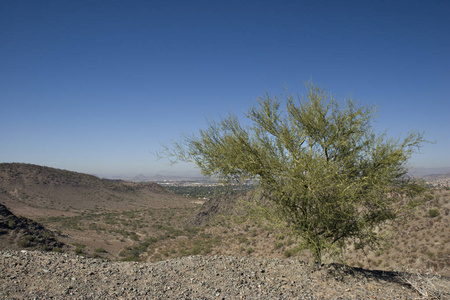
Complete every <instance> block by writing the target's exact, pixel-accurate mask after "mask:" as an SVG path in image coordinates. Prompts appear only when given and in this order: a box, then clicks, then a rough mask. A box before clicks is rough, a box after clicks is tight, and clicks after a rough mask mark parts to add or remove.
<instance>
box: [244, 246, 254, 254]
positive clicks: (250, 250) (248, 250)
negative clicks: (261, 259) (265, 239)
mask: <svg viewBox="0 0 450 300" xmlns="http://www.w3.org/2000/svg"><path fill="white" fill-rule="evenodd" d="M246 252H247V254H252V253H253V252H255V249H253V248H252V247H250V248H248V249H247V251H246Z"/></svg>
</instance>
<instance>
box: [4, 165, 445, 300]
mask: <svg viewBox="0 0 450 300" xmlns="http://www.w3.org/2000/svg"><path fill="white" fill-rule="evenodd" d="M251 195H252V194H251V193H248V194H246V195H245V196H244V197H251ZM240 198H242V196H240V197H237V196H226V197H219V198H213V199H210V200H209V201H208V202H206V203H205V204H204V205H203V206H200V205H199V204H198V203H200V204H201V203H202V202H203V201H204V200H199V199H193V198H187V197H182V196H180V195H177V194H174V193H171V192H169V191H167V190H166V189H164V188H162V187H161V186H159V185H157V184H154V183H128V182H122V181H109V180H103V179H99V178H97V177H94V176H91V175H86V174H80V173H74V172H69V171H64V170H57V169H52V168H47V167H40V166H34V165H25V164H0V204H5V205H6V209H9V211H10V212H12V213H13V214H14V217H12V216H9V217H8V216H6V217H5V220H4V221H5V222H4V224H6V225H5V226H6V227H8V226H9V225H8V224H10V225H12V223H9V221H10V220H9V219H7V218H10V219H11V218H15V217H17V218H21V217H27V218H29V219H31V220H29V221H27V222H39V224H42V226H44V230H48V233H45V235H46V236H50V235H52V236H54V237H55V238H56V239H57V240H58V242H63V243H65V245H66V247H63V249H62V251H63V253H51V252H45V253H42V252H30V251H27V252H20V251H19V252H11V251H5V250H6V249H20V248H22V249H27V250H30V249H39V246H36V245H33V246H32V245H31V244H29V245H25V244H23V245H22V246H26V247H18V246H17V245H15V246H14V247H6V246H3V247H2V249H5V250H4V251H3V252H1V254H0V255H1V260H2V264H3V265H2V270H3V268H5V270H7V272H5V273H4V275H2V277H0V285H2V286H0V290H3V291H4V294H0V298H1V297H3V296H5V297H6V296H7V297H6V298H12V299H14V297H17V298H19V299H21V298H30V299H32V298H33V297H37V298H50V296H52V297H56V298H61V297H64V298H73V299H105V298H111V297H112V298H114V297H115V298H136V299H139V298H145V297H147V298H148V299H154V298H182V299H189V298H192V299H199V298H200V299H202V298H203V299H213V298H223V297H225V298H226V299H230V298H231V299H239V298H240V297H241V296H242V298H244V299H252V298H264V299H273V298H285V299H290V298H298V299H317V298H323V297H325V295H328V296H329V298H332V299H336V298H339V297H341V298H343V299H351V298H353V299H355V298H358V299H361V298H370V297H375V298H378V299H386V295H389V297H390V298H391V299H395V298H397V299H402V298H403V299H411V298H412V297H418V296H419V295H420V293H418V290H417V288H416V287H413V286H412V285H411V282H412V283H414V284H416V285H417V286H421V287H426V288H427V290H428V291H429V293H430V295H431V294H432V293H434V295H439V293H441V295H446V294H445V293H446V292H445V291H446V288H448V286H449V285H450V284H449V281H448V276H450V270H449V267H450V241H449V237H450V232H449V230H450V229H449V228H450V226H449V225H450V224H449V221H450V216H449V213H450V191H449V190H448V189H447V188H442V187H441V188H434V189H431V190H430V192H429V193H428V194H427V195H425V196H424V197H421V198H419V199H415V200H414V201H413V202H410V203H404V205H406V206H408V207H409V208H410V210H409V211H408V213H407V214H404V215H403V216H402V218H400V219H399V222H397V223H395V224H392V225H390V226H387V227H385V228H384V229H383V230H384V232H385V233H386V235H387V236H388V237H389V239H388V240H389V241H390V242H389V244H387V245H386V246H387V247H386V248H385V249H384V250H382V249H380V250H375V251H373V250H371V249H360V250H355V249H353V248H352V247H351V245H349V248H348V249H347V251H346V252H345V253H344V255H343V256H340V257H333V258H329V257H328V258H325V263H326V264H325V265H324V267H323V268H321V269H319V270H315V269H311V267H309V264H308V262H309V261H310V256H309V254H308V252H307V251H304V250H302V249H301V248H300V247H298V246H297V241H296V240H295V239H294V238H292V237H290V236H289V235H287V234H286V233H285V232H283V230H281V229H277V228H273V227H271V226H269V224H267V222H265V221H263V220H261V219H254V218H251V217H249V216H247V215H246V214H245V212H244V211H242V209H241V208H240V207H239V205H238V202H239V201H237V200H238V199H240ZM36 226H37V225H36ZM39 226H41V225H39ZM11 229H12V228H8V230H9V231H8V234H4V235H3V236H4V237H2V235H0V239H2V238H4V241H5V242H6V243H10V244H11V243H16V244H17V242H19V241H21V238H22V237H24V236H26V235H30V234H24V233H23V232H22V233H19V234H18V233H15V232H13V231H11ZM5 230H6V229H5ZM42 232H47V231H42ZM14 234H17V235H16V236H15V235H14ZM53 234H54V235H53ZM6 237H7V239H6ZM28 239H29V240H30V238H28ZM32 240H33V241H35V240H36V241H39V238H37V239H34V238H33V239H32ZM0 245H1V244H0ZM3 245H5V243H3ZM10 246H11V245H10ZM35 246H36V247H35ZM41 248H43V249H44V250H51V249H50V248H51V247H42V246H41ZM55 248H57V250H58V251H59V249H58V248H59V247H55ZM75 254H77V255H81V256H83V257H92V258H99V259H108V260H112V261H117V260H126V261H130V260H131V261H139V263H126V262H107V261H104V260H90V259H87V258H82V257H80V256H74V255H75ZM49 261H55V262H58V263H57V264H55V265H53V264H52V262H51V263H50V264H49V263H48V262H49ZM333 261H334V262H336V261H337V262H340V263H345V264H347V265H349V266H353V267H356V269H355V268H354V269H350V268H347V269H345V271H344V270H342V269H341V268H338V269H339V271H336V270H334V269H336V265H330V263H331V262H333ZM228 262H229V263H228ZM275 262H276V263H275ZM304 262H306V263H304ZM148 263H150V264H148ZM153 263H157V264H156V265H154V264H153ZM42 264H49V267H48V268H47V267H45V266H43V265H42ZM260 264H262V265H264V267H262V268H261V270H264V272H261V270H259V269H258V265H260ZM50 265H51V267H50ZM196 265H198V266H199V267H198V268H197V267H196ZM278 265H279V266H283V267H286V266H289V267H287V270H284V271H283V270H282V269H283V267H281V268H280V267H278ZM11 266H13V267H12V268H10V267H11ZM23 266H26V267H23ZM161 266H163V267H161ZM233 266H236V268H235V269H233ZM269 266H270V268H272V269H270V268H269ZM53 267H55V268H53ZM100 267H101V268H100ZM9 268H10V269H9ZM67 268H69V271H67V272H69V273H70V272H73V274H76V275H74V276H73V278H75V280H73V281H74V282H72V277H70V276H69V275H67V274H68V273H67V274H66V275H64V274H60V273H61V272H62V271H61V270H62V269H67ZM71 268H73V269H71ZM157 268H159V269H158V270H159V271H156V269H157ZM140 269H145V270H147V271H148V270H152V271H151V272H150V271H149V273H148V274H147V273H145V274H146V276H144V275H142V276H141V275H139V274H141V273H139V272H141V271H139V270H140ZM269 269H270V270H271V271H270V272H271V274H272V275H271V276H268V273H265V272H268V271H267V270H269ZM45 270H47V271H45ZM130 270H133V271H130ZM217 270H218V271H217ZM231 270H234V271H235V272H236V273H233V272H234V271H233V272H232V271H231ZM258 270H259V271H258ZM289 270H290V271H289ZM294 270H296V271H295V272H294ZM330 270H331V271H330ZM333 270H334V271H333ZM394 271H395V272H394ZM396 271H405V272H406V273H404V274H403V275H402V276H399V275H401V272H400V273H398V272H396ZM105 272H110V273H108V274H116V273H120V274H121V275H114V276H118V277H117V278H116V277H114V278H115V279H114V280H115V281H111V282H110V281H108V279H107V278H113V277H111V276H112V275H105V274H107V273H105ZM134 272H137V273H136V274H135V273H134ZM158 272H159V273H158ZM230 272H232V273H230ZM252 272H253V273H252ZM258 272H260V273H258ZM296 272H297V273H298V274H295V273H296ZM330 272H331V273H330ZM336 272H338V273H336ZM91 273H92V274H91ZM150 273H152V274H153V273H155V274H160V275H155V276H156V277H154V278H153V277H151V276H150V275H149V274H150ZM164 273H167V274H171V275H170V276H169V277H167V276H166V277H164V276H163V274H164ZM263 273H265V274H263ZM27 274H29V275H27ZM94 274H103V275H101V276H100V275H95V276H94ZM239 274H241V275H239ZM247 274H250V275H247ZM255 274H256V275H255ZM258 274H259V275H258ZM330 274H334V275H330ZM383 274H384V275H383ZM413 274H420V275H419V277H414V276H413ZM426 274H428V275H426ZM63 275H64V276H63ZM263 275H264V276H263ZM344 275H345V276H344ZM61 276H62V277H61ZM99 276H100V277H99ZM102 276H106V277H102ZM130 276H131V277H130ZM149 276H150V279H149V278H145V277H149ZM161 276H162V277H161ZM214 276H215V277H214ZM327 276H328V277H327ZM342 276H343V277H342ZM300 277H301V278H303V277H304V279H300ZM335 277H336V278H337V279H336V278H335ZM438 277H440V278H438ZM64 278H65V279H64ZM191 278H193V279H192V281H191ZM200 278H202V279H201V280H200ZM293 278H295V279H293ZM333 278H334V279H333ZM342 278H344V279H342ZM402 278H406V279H408V280H409V281H411V282H410V283H407V282H406V281H405V280H403V279H402ZM430 278H434V279H433V282H434V284H435V285H436V287H433V285H432V284H431V283H430V282H429V279H430ZM225 279H229V281H227V280H225ZM197 280H198V281H197ZM301 280H306V281H301ZM308 280H309V281H308ZM437 280H439V281H437ZM51 282H57V284H56V285H52V284H51ZM151 282H153V285H152V284H151ZM202 282H203V283H202ZM299 282H302V284H300V285H299ZM96 283H101V285H100V287H99V286H96V285H95V284H96ZM238 283H239V284H238ZM46 285H49V286H50V285H51V286H54V289H55V290H53V291H52V289H50V288H45V290H43V289H44V288H43V287H45V286H46ZM258 285H259V286H258ZM328 285H330V286H332V287H336V289H334V290H330V289H326V287H327V286H328ZM56 286H57V287H58V288H56ZM338 286H339V287H338ZM2 287H5V289H2ZM217 287H218V288H217ZM256 287H258V289H256ZM383 287H386V288H387V287H389V289H383ZM122 288H123V289H122ZM131 288H132V289H131ZM214 288H216V289H215V290H214ZM434 288H436V289H437V290H435V289H434ZM104 289H105V290H104ZM106 290H107V291H106ZM216 290H220V292H218V291H216ZM392 290H398V291H397V292H398V294H395V293H394V292H392ZM223 291H227V292H226V293H225V292H223ZM241 291H242V293H241ZM299 291H302V292H301V293H300V292H299ZM333 291H334V293H333ZM350 291H351V292H350ZM367 291H368V294H364V293H366V292H367ZM433 291H434V292H433ZM46 293H47V294H46ZM71 293H72V294H71ZM28 295H34V296H33V297H32V296H29V297H28ZM61 295H64V296H61ZM89 295H90V296H89ZM277 295H278V296H277ZM144 296H145V297H144ZM222 296H223V297H222ZM83 297H84V298H83Z"/></svg>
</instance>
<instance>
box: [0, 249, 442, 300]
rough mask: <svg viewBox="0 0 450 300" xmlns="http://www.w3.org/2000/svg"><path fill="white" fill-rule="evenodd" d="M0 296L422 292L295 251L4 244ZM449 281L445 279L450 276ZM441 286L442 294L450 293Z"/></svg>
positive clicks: (387, 276)
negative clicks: (127, 256)
mask: <svg viewBox="0 0 450 300" xmlns="http://www.w3.org/2000/svg"><path fill="white" fill-rule="evenodd" d="M0 270H1V273H0V298H1V299H415V298H416V299H417V298H418V297H419V294H418V293H417V292H415V291H414V289H412V288H410V287H409V286H408V285H406V284H403V283H402V282H401V280H399V278H398V277H397V276H395V275H394V274H393V273H382V272H377V271H367V270H356V271H351V272H347V271H343V270H342V269H339V268H337V267H336V266H326V267H322V268H320V269H316V270H314V269H312V268H311V267H309V266H308V265H307V264H305V263H303V262H300V261H298V260H295V259H261V258H251V257H225V256H190V257H183V258H178V259H172V260H168V261H161V262H157V263H135V262H108V261H104V260H101V259H92V258H84V257H81V256H75V255H72V254H64V253H51V252H45V253H43V252H37V251H23V250H22V251H0ZM448 283H449V281H445V282H444V284H448ZM449 296H450V294H449V293H443V294H442V293H441V298H442V299H444V298H450V297H449Z"/></svg>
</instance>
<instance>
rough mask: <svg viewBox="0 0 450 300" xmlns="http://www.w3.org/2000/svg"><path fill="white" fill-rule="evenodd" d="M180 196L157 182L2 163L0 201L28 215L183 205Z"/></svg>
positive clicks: (0, 169)
mask: <svg viewBox="0 0 450 300" xmlns="http://www.w3.org/2000/svg"><path fill="white" fill-rule="evenodd" d="M180 200H181V202H183V200H182V197H180V196H178V195H175V194H173V193H169V192H168V191H167V190H165V189H164V188H163V187H161V186H160V185H158V184H156V183H131V182H124V181H120V180H119V181H116V180H106V179H100V178H98V177H95V176H92V175H87V174H82V173H77V172H71V171H66V170H60V169H54V168H49V167H43V166H37V165H30V164H20V163H2V164H0V203H2V204H4V205H7V206H8V207H9V208H10V209H11V210H12V211H13V212H15V213H18V214H20V215H23V216H27V217H28V216H29V217H31V216H33V217H36V216H48V215H49V214H58V211H68V210H70V211H72V212H77V211H78V212H81V211H85V210H98V209H105V210H131V209H144V208H149V207H153V208H154V207H173V206H176V207H179V206H180V205H182V204H181V202H180ZM184 202H186V201H184Z"/></svg>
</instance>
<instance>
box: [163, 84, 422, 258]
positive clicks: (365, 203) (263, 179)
mask: <svg viewBox="0 0 450 300" xmlns="http://www.w3.org/2000/svg"><path fill="white" fill-rule="evenodd" d="M306 88H307V94H306V96H302V97H298V98H295V99H294V96H292V95H287V96H285V97H284V99H283V98H278V97H270V96H269V95H268V94H267V93H266V95H265V96H264V97H260V98H258V101H257V102H256V103H254V105H253V106H252V107H251V108H250V109H249V111H248V112H247V114H246V116H247V118H248V122H246V123H245V124H246V125H243V124H242V123H241V122H240V121H239V120H238V118H237V117H236V116H235V115H233V114H231V113H230V114H229V115H228V117H226V118H223V119H222V120H220V121H218V122H216V121H214V120H211V121H210V122H209V126H208V128H207V129H205V130H200V132H199V134H198V135H195V134H194V135H190V136H184V137H182V138H181V140H180V141H179V142H177V143H175V144H174V145H173V147H171V148H170V149H169V155H170V156H172V157H175V158H177V159H181V160H183V161H190V162H194V163H195V164H197V165H198V167H199V168H200V169H201V171H202V172H203V174H205V175H209V176H220V177H221V178H223V179H224V180H227V181H239V180H244V179H256V180H258V181H259V184H260V187H261V190H262V192H263V196H264V198H265V199H267V200H269V201H271V203H273V204H274V205H275V206H276V211H277V212H278V215H279V216H280V217H281V221H282V222H283V224H285V225H286V226H287V227H288V228H289V230H290V231H291V232H292V233H293V234H296V235H298V236H300V237H301V238H302V240H303V241H304V242H305V245H306V246H307V247H308V249H309V250H310V251H311V252H312V254H313V255H314V258H315V261H316V262H317V263H320V262H321V259H322V255H323V253H324V251H326V250H328V249H330V248H331V247H337V248H339V249H342V248H343V247H344V245H345V242H347V241H349V240H351V241H353V242H354V243H356V244H359V245H371V244H374V243H376V242H377V239H378V234H377V230H376V228H377V227H378V226H379V225H381V224H383V223H385V222H387V221H389V220H392V219H395V217H396V212H395V210H394V209H393V206H392V204H393V203H395V202H396V201H398V199H399V197H412V196H414V195H416V194H417V193H420V192H421V191H422V189H421V188H418V186H419V185H418V183H417V182H416V181H415V180H414V179H412V178H409V177H408V176H406V174H407V171H408V170H407V167H406V162H407V161H408V159H409V158H410V156H411V154H412V153H413V152H414V151H415V150H416V149H417V148H418V147H420V145H421V144H422V143H423V142H425V141H424V139H423V134H421V133H418V132H411V133H409V134H408V135H407V136H406V137H405V138H395V139H394V138H389V137H388V136H387V134H386V133H381V134H376V133H375V132H374V130H373V128H372V123H373V121H374V112H375V109H374V108H373V107H366V106H361V105H359V104H358V103H357V102H355V101H354V100H352V99H345V100H344V101H339V100H337V99H336V98H335V97H334V96H333V95H331V94H330V93H329V92H328V91H327V90H326V89H322V88H320V87H319V86H316V85H314V84H313V83H307V84H306Z"/></svg>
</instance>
